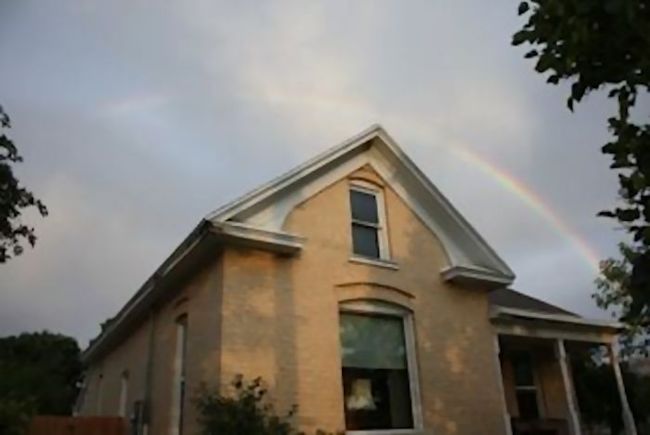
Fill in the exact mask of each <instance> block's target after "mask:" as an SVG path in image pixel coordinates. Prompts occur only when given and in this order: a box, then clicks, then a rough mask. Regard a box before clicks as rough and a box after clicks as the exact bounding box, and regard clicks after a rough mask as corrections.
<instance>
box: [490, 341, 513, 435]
mask: <svg viewBox="0 0 650 435" xmlns="http://www.w3.org/2000/svg"><path fill="white" fill-rule="evenodd" d="M500 355H501V346H500V345H499V334H497V333H495V334H494V358H495V368H496V372H497V382H498V386H499V394H501V407H502V408H503V424H504V426H505V428H506V435H512V423H511V421H510V414H509V413H508V404H507V403H506V391H505V388H504V387H503V373H501V358H500Z"/></svg>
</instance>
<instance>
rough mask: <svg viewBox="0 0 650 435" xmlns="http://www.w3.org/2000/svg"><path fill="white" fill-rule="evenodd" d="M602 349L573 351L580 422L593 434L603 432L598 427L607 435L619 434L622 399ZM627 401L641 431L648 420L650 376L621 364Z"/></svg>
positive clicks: (572, 358)
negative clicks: (604, 430)
mask: <svg viewBox="0 0 650 435" xmlns="http://www.w3.org/2000/svg"><path fill="white" fill-rule="evenodd" d="M603 350H604V349H590V350H584V351H582V352H576V351H574V352H572V354H571V368H572V376H573V382H574V386H575V392H576V395H577V398H578V400H577V402H578V406H579V407H580V418H581V421H582V422H583V423H584V424H585V425H586V426H587V427H589V428H590V429H592V430H593V432H591V431H590V433H602V432H599V431H597V430H594V429H597V428H598V427H607V428H609V429H610V432H609V433H612V434H618V433H620V432H621V429H622V428H623V419H622V410H621V400H620V398H619V393H618V387H617V385H616V379H615V377H614V371H613V368H612V366H611V365H610V364H609V363H607V361H606V359H607V358H606V357H604V354H606V353H605V352H603ZM621 372H622V375H623V380H624V383H625V388H626V393H627V398H628V401H629V403H630V407H631V409H632V413H633V414H634V417H635V419H636V422H637V424H638V425H639V433H646V432H642V431H641V428H642V427H643V428H645V427H646V426H645V425H646V422H647V421H648V417H650V408H649V407H648V403H650V377H648V376H647V375H646V376H643V375H640V374H638V373H634V372H633V371H631V370H630V369H629V367H628V365H627V363H623V364H621Z"/></svg>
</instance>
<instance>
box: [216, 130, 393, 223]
mask: <svg viewBox="0 0 650 435" xmlns="http://www.w3.org/2000/svg"><path fill="white" fill-rule="evenodd" d="M380 130H382V127H381V126H380V125H379V124H373V125H371V126H370V127H369V128H367V129H366V130H364V131H362V132H361V133H359V134H357V135H355V136H353V137H351V138H350V139H347V140H346V141H344V142H342V143H340V144H338V145H336V146H334V147H332V148H330V149H328V150H326V151H325V152H323V153H321V154H319V155H317V156H315V157H314V158H312V159H309V160H308V161H306V162H305V163H303V164H301V165H299V166H297V167H295V168H294V169H292V170H290V171H288V172H286V173H285V174H283V175H280V176H279V177H277V178H274V179H273V180H271V181H269V182H268V183H266V184H263V185H262V186H260V187H258V188H257V189H254V190H252V191H251V192H249V193H247V194H245V195H243V196H241V197H239V198H237V199H235V200H234V201H232V202H230V203H228V204H226V205H224V206H223V207H220V208H218V209H216V210H215V211H213V212H211V213H209V214H208V215H207V216H206V217H205V219H206V220H212V221H226V220H228V219H231V218H232V217H233V216H235V215H237V213H239V212H241V211H242V210H244V209H245V208H247V207H250V206H251V205H253V204H255V203H257V202H259V201H263V200H264V199H265V198H267V197H269V196H270V195H273V194H274V193H275V192H277V191H279V190H281V189H283V188H284V187H286V186H288V185H290V184H292V183H293V182H295V181H296V180H297V179H300V178H303V177H306V176H307V175H309V174H311V173H312V172H314V171H316V170H318V169H319V168H321V167H322V166H325V165H326V164H328V163H329V162H331V161H333V160H335V159H337V158H338V157H341V156H342V155H344V154H346V153H348V152H349V151H350V150H352V149H353V148H356V147H358V146H360V145H363V144H364V143H366V142H367V141H369V140H371V139H372V138H373V137H375V136H377V134H378V132H379V131H380Z"/></svg>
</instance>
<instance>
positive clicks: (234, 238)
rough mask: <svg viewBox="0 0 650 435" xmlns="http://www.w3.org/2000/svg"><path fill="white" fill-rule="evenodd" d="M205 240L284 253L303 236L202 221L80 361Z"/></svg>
mask: <svg viewBox="0 0 650 435" xmlns="http://www.w3.org/2000/svg"><path fill="white" fill-rule="evenodd" d="M204 241H207V242H209V244H210V245H211V246H212V245H234V246H245V247H250V248H254V249H261V250H266V251H270V252H275V253H278V254H283V255H293V254H296V253H298V252H299V251H300V250H301V249H302V246H303V244H304V238H302V237H299V236H296V235H293V234H289V233H277V232H271V231H265V230H260V229H257V228H252V227H248V226H245V225H241V224H236V223H232V222H218V223H214V222H209V221H206V220H203V221H201V223H199V225H197V227H196V228H195V229H194V230H193V231H192V232H191V233H190V234H189V235H188V236H187V237H186V238H185V240H183V242H182V243H181V244H180V245H179V246H178V247H177V248H176V249H175V250H174V252H173V253H172V254H171V255H170V256H169V257H168V258H167V259H166V260H165V261H164V262H163V264H161V265H160V266H159V267H158V269H157V270H156V272H155V273H154V274H153V275H152V276H151V277H150V278H149V279H148V280H147V281H146V282H145V283H144V284H143V285H142V286H141V287H140V289H138V291H137V292H136V293H135V295H134V296H133V297H132V298H131V299H130V300H129V301H128V302H127V303H126V304H125V305H124V306H123V307H122V309H121V310H120V311H119V312H118V313H117V315H116V316H115V318H114V320H112V321H111V322H110V324H109V325H108V327H107V328H106V330H105V331H103V332H102V333H101V335H100V336H99V337H98V338H97V339H96V340H95V341H94V342H92V343H91V344H90V345H89V346H88V348H86V349H85V350H84V351H83V353H82V356H81V357H82V361H83V362H84V363H88V362H90V361H92V360H93V359H94V358H95V356H97V355H98V354H100V353H101V352H102V351H103V350H104V348H105V347H106V346H107V345H110V344H111V342H112V341H113V340H115V339H116V336H119V334H120V333H121V332H122V331H123V328H124V326H125V325H127V324H129V322H132V321H134V320H135V318H136V317H137V315H139V314H141V313H142V312H143V311H146V310H147V309H148V307H150V306H151V305H152V304H153V303H155V302H156V301H157V300H158V299H159V298H160V297H162V293H161V292H160V291H159V290H160V289H161V287H163V286H164V284H165V283H166V279H167V278H168V276H169V275H170V273H171V272H172V271H173V270H174V269H175V268H176V266H177V265H178V264H179V263H180V262H181V261H184V260H188V261H193V260H194V259H193V256H194V254H195V253H196V251H197V247H198V246H199V245H200V244H202V242H204Z"/></svg>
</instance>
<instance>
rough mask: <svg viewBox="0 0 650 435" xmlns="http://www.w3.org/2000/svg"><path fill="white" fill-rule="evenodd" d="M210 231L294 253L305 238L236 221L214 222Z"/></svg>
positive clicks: (300, 246) (279, 250) (271, 248)
mask: <svg viewBox="0 0 650 435" xmlns="http://www.w3.org/2000/svg"><path fill="white" fill-rule="evenodd" d="M210 232H211V233H213V234H216V235H218V236H222V237H226V238H228V239H233V240H239V241H244V242H249V243H252V244H254V245H256V246H259V247H262V248H267V249H269V250H272V251H277V252H285V253H293V252H297V251H299V250H300V249H302V246H303V244H304V241H305V238H304V237H299V236H296V235H295V234H290V233H286V232H274V231H267V230H264V229H260V228H253V227H250V226H248V225H244V224H240V223H236V222H216V223H214V222H213V223H212V226H211V227H210Z"/></svg>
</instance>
